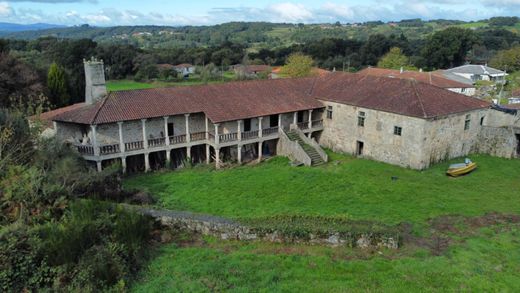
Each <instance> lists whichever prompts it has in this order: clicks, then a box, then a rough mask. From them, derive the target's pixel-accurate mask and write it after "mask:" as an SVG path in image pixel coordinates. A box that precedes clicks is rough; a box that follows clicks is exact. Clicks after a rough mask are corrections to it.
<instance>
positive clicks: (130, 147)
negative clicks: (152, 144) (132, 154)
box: [125, 140, 144, 152]
mask: <svg viewBox="0 0 520 293" xmlns="http://www.w3.org/2000/svg"><path fill="white" fill-rule="evenodd" d="M142 149H144V143H143V141H142V140H140V141H132V142H125V151H127V152H128V151H137V150H142Z"/></svg>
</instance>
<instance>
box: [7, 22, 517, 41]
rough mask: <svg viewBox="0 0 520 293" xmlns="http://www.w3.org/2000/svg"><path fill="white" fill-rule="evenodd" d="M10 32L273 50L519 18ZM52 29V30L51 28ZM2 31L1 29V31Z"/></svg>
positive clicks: (492, 26) (411, 35) (511, 25)
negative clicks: (333, 40) (242, 46)
mask: <svg viewBox="0 0 520 293" xmlns="http://www.w3.org/2000/svg"><path fill="white" fill-rule="evenodd" d="M37 26H38V28H39V29H38V30H32V31H29V30H27V27H25V28H24V30H23V31H11V32H9V33H7V34H5V33H4V34H3V36H2V35H0V36H2V37H4V38H12V39H24V40H33V39H37V38H40V37H47V36H53V37H57V38H72V39H80V38H88V39H92V40H94V41H96V42H99V43H117V44H131V45H134V46H137V47H140V48H168V49H171V48H193V47H201V46H202V47H206V46H218V45H220V44H222V43H223V42H227V41H229V42H233V43H239V44H247V45H248V46H249V47H250V48H251V49H260V48H274V47H282V46H290V45H292V44H299V43H306V42H310V41H317V40H321V39H324V38H341V39H356V40H366V39H368V37H369V36H370V35H372V34H375V33H379V34H383V35H387V36H389V35H397V36H399V35H404V36H405V37H406V38H408V39H409V40H419V39H424V38H426V37H427V36H428V35H430V34H431V33H433V32H436V31H439V30H443V29H445V28H447V27H452V26H456V27H462V28H468V29H472V30H475V31H479V32H482V33H486V32H487V31H491V32H492V33H494V31H493V30H497V29H505V30H508V31H510V32H511V33H513V34H515V35H516V36H520V22H519V20H518V18H511V17H509V18H508V17H496V18H491V19H489V20H481V21H478V22H464V21H459V20H445V19H437V20H429V21H424V20H421V19H408V20H401V21H391V22H386V23H384V22H381V21H372V22H365V23H349V24H340V23H335V24H327V23H324V24H305V25H304V24H290V23H269V22H229V23H224V24H218V25H212V26H182V27H181V26H177V27H172V26H148V25H147V26H114V27H95V26H89V25H86V24H85V25H80V26H71V27H59V26H58V27H56V26H54V27H50V28H44V26H45V24H41V25H37ZM50 26H52V25H50ZM1 31H2V29H1V25H0V32H1Z"/></svg>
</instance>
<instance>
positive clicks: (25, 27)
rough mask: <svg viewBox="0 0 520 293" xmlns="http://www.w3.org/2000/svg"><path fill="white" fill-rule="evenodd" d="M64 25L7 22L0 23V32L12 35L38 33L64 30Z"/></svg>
mask: <svg viewBox="0 0 520 293" xmlns="http://www.w3.org/2000/svg"><path fill="white" fill-rule="evenodd" d="M65 27H66V26H64V25H58V24H50V23H33V24H18V23H9V22H0V32H3V33H12V32H23V31H39V30H46V29H51V28H65Z"/></svg>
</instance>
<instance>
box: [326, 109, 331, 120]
mask: <svg viewBox="0 0 520 293" xmlns="http://www.w3.org/2000/svg"><path fill="white" fill-rule="evenodd" d="M327 119H332V106H327Z"/></svg>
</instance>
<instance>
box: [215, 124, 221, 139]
mask: <svg viewBox="0 0 520 293" xmlns="http://www.w3.org/2000/svg"><path fill="white" fill-rule="evenodd" d="M218 126H219V124H218V123H217V124H215V143H216V144H219V143H220V137H219V135H218Z"/></svg>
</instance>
